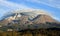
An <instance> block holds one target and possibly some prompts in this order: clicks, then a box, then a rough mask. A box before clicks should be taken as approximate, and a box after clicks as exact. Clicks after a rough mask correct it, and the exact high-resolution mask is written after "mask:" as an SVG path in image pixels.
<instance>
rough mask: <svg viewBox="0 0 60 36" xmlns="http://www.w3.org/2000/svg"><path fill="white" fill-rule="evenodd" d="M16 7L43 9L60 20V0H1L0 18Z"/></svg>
mask: <svg viewBox="0 0 60 36" xmlns="http://www.w3.org/2000/svg"><path fill="white" fill-rule="evenodd" d="M16 9H42V10H45V11H48V12H49V13H51V14H52V15H53V17H54V18H55V19H57V20H59V21H60V0H0V19H1V17H2V16H3V15H4V13H6V12H9V11H11V10H16Z"/></svg>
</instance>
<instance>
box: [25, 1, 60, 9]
mask: <svg viewBox="0 0 60 36" xmlns="http://www.w3.org/2000/svg"><path fill="white" fill-rule="evenodd" d="M26 1H28V2H35V3H38V4H40V3H42V4H45V5H48V6H50V7H55V8H59V9H60V0H26Z"/></svg>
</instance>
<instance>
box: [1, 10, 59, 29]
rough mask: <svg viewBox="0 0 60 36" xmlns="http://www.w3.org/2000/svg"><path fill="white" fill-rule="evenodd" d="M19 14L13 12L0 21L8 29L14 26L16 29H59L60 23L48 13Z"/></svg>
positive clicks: (29, 12)
mask: <svg viewBox="0 0 60 36" xmlns="http://www.w3.org/2000/svg"><path fill="white" fill-rule="evenodd" d="M17 12H18V11H17ZM17 12H15V13H14V12H11V13H8V14H6V15H5V16H3V17H2V20H1V21H0V25H2V26H8V27H9V26H11V27H13V26H14V27H16V29H17V28H20V29H27V28H30V29H36V28H37V29H38V28H49V27H59V25H60V22H58V21H57V20H55V19H54V18H52V17H51V15H48V13H45V12H44V11H27V12H26V11H23V12H21V11H19V13H17ZM8 27H7V28H8Z"/></svg>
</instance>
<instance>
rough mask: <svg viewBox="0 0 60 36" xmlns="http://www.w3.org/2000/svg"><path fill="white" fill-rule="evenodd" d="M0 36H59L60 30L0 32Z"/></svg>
mask: <svg viewBox="0 0 60 36" xmlns="http://www.w3.org/2000/svg"><path fill="white" fill-rule="evenodd" d="M0 36H60V28H47V29H46V28H45V29H42V28H41V29H34V30H33V29H32V30H30V29H26V30H20V31H5V32H0Z"/></svg>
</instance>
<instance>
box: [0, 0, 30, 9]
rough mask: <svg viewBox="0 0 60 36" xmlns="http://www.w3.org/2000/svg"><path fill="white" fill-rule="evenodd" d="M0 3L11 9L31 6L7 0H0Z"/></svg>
mask: <svg viewBox="0 0 60 36" xmlns="http://www.w3.org/2000/svg"><path fill="white" fill-rule="evenodd" d="M0 5H2V6H4V7H7V8H10V9H28V8H29V7H27V6H26V5H23V4H17V3H13V2H9V1H6V0H0Z"/></svg>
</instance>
